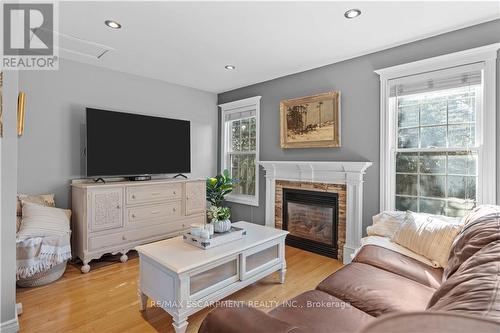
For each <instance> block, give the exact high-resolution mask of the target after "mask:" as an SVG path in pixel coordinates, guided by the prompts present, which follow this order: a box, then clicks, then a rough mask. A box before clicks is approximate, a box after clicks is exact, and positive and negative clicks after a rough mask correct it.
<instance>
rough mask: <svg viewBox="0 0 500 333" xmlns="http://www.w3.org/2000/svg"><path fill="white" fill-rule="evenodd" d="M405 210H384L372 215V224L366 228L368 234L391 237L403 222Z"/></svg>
mask: <svg viewBox="0 0 500 333" xmlns="http://www.w3.org/2000/svg"><path fill="white" fill-rule="evenodd" d="M405 214H406V213H405V212H400V211H384V212H382V213H380V214H377V215H374V216H373V217H372V220H373V224H372V225H371V226H369V227H367V228H366V233H367V234H368V236H382V237H392V236H393V235H394V233H395V232H396V231H397V230H398V228H399V226H400V225H401V223H403V222H404V218H405Z"/></svg>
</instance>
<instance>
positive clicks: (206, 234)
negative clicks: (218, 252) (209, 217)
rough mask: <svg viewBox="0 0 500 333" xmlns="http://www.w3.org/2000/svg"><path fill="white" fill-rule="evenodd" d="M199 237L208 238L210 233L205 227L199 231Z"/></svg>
mask: <svg viewBox="0 0 500 333" xmlns="http://www.w3.org/2000/svg"><path fill="white" fill-rule="evenodd" d="M200 237H201V238H203V239H209V238H210V234H209V233H208V230H206V229H203V230H201V231H200Z"/></svg>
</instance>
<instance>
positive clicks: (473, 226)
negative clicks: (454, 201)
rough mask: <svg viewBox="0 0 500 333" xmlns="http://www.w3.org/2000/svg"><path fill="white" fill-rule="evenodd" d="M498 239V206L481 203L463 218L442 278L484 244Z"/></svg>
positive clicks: (499, 216)
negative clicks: (462, 224)
mask: <svg viewBox="0 0 500 333" xmlns="http://www.w3.org/2000/svg"><path fill="white" fill-rule="evenodd" d="M498 240H500V206H493V205H482V206H478V207H476V208H475V209H473V210H472V211H471V212H470V213H469V214H468V215H467V216H466V217H465V218H464V227H463V229H462V231H461V232H460V234H459V235H458V236H457V238H456V239H455V242H454V243H453V246H452V248H451V252H450V258H449V260H448V265H447V266H446V267H445V269H444V279H447V278H449V277H450V276H451V275H453V273H454V272H455V271H456V270H457V269H458V268H459V267H460V265H461V264H462V263H463V262H465V261H466V260H467V259H469V258H470V257H471V256H473V255H474V254H475V253H476V252H478V251H479V250H481V249H482V248H483V247H484V246H485V245H487V244H489V243H491V242H495V241H498Z"/></svg>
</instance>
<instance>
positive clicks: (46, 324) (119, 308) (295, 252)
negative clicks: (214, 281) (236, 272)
mask: <svg viewBox="0 0 500 333" xmlns="http://www.w3.org/2000/svg"><path fill="white" fill-rule="evenodd" d="M131 257H132V258H131V259H129V261H128V262H126V263H120V262H119V261H118V258H117V257H114V258H111V259H112V260H113V262H111V261H110V259H109V258H108V260H104V261H101V262H97V263H96V264H91V266H92V270H91V271H90V273H88V274H81V273H80V269H79V266H75V265H68V269H67V270H66V273H65V274H64V276H63V277H62V278H61V279H60V280H58V281H57V282H55V283H52V284H50V285H47V286H43V287H39V288H18V289H17V302H21V303H22V305H23V314H21V315H20V316H19V322H20V326H21V332H51V333H52V332H96V333H97V332H99V333H100V332H106V333H112V332H120V333H121V332H173V327H172V320H171V317H170V315H168V314H167V313H166V312H165V311H163V310H162V309H160V308H155V307H151V304H150V302H151V301H149V302H148V308H147V310H146V311H145V312H143V313H141V312H139V301H138V298H137V279H138V273H139V265H138V264H139V259H138V258H137V256H136V255H135V256H133V255H132V256H131ZM286 261H287V266H288V270H287V274H286V281H285V283H284V284H280V283H279V282H278V281H279V278H278V274H277V273H274V274H272V275H270V276H268V277H266V278H264V279H262V280H260V281H258V282H256V283H254V284H251V285H249V286H248V287H246V288H244V289H242V290H240V291H238V292H236V293H234V294H232V295H230V296H229V297H227V298H226V299H231V300H238V301H245V302H249V301H253V302H254V305H257V307H259V308H261V309H262V310H264V311H267V310H270V308H266V305H267V304H271V303H273V304H275V302H282V301H285V300H287V299H290V298H292V297H294V296H296V295H298V294H300V293H302V292H303V291H306V290H310V289H314V288H315V287H316V285H317V284H318V283H319V282H320V281H321V280H323V279H324V278H325V277H327V276H328V275H330V274H331V273H333V272H334V271H335V270H337V269H339V268H340V267H341V266H342V264H341V263H340V262H339V261H337V260H334V259H331V258H327V257H323V256H320V255H317V254H314V253H310V252H306V251H302V250H299V249H296V248H293V247H289V246H287V247H286ZM255 302H258V303H257V304H255ZM266 302H267V303H266ZM211 309H212V308H207V309H204V310H201V311H199V312H198V313H196V314H194V315H192V316H190V317H189V318H188V322H189V326H188V330H187V331H188V332H197V331H198V328H199V326H200V324H201V322H202V321H203V319H204V318H205V316H206V315H207V313H208V312H209V311H211Z"/></svg>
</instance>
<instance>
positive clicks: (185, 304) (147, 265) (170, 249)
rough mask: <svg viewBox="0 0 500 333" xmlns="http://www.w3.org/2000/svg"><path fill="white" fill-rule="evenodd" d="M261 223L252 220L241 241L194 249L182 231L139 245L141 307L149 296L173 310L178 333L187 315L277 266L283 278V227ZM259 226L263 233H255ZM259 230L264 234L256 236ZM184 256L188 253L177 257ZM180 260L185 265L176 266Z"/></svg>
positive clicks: (182, 327) (274, 270) (275, 269)
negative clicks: (170, 237) (162, 255)
mask: <svg viewBox="0 0 500 333" xmlns="http://www.w3.org/2000/svg"><path fill="white" fill-rule="evenodd" d="M239 223H240V224H241V223H245V222H239ZM248 224H249V223H245V229H247V225H248ZM254 228H256V229H254ZM260 228H263V229H272V228H267V227H262V226H257V225H251V226H250V230H249V234H248V235H247V237H246V238H245V239H244V241H242V242H235V243H232V244H228V245H224V246H222V247H218V248H214V249H210V250H201V249H196V248H194V247H192V246H190V245H188V244H185V243H183V241H182V239H181V237H176V238H174V239H170V240H166V241H161V242H157V243H152V244H148V245H143V246H141V247H138V248H137V251H138V252H139V257H140V281H139V290H138V294H139V301H140V302H139V304H140V310H141V311H143V310H145V309H146V303H147V299H148V298H151V299H152V300H153V302H154V305H155V306H156V307H161V308H162V309H164V310H165V311H167V312H168V313H169V314H170V315H171V316H172V318H173V324H172V325H173V326H174V328H175V331H176V333H180V332H185V331H186V328H187V325H188V322H187V319H188V316H190V315H192V314H194V313H196V312H197V311H199V310H201V309H203V308H205V307H207V306H210V305H212V304H214V303H215V302H217V301H219V300H221V299H223V298H224V297H227V296H229V295H231V294H232V293H234V292H236V291H238V290H240V289H242V288H244V287H246V286H248V285H249V284H252V283H254V282H256V281H258V280H260V279H262V278H264V277H266V276H268V275H269V274H271V273H274V272H276V271H279V272H280V282H281V283H284V280H285V272H286V261H285V237H286V234H287V232H286V231H283V230H278V229H273V230H261V229H260ZM247 230H248V229H247ZM252 231H253V232H254V234H253V235H252ZM257 231H261V232H263V234H255V232H257ZM262 235H265V236H267V237H264V238H261V239H260V240H259V236H262ZM252 236H253V237H252ZM181 244H182V245H181ZM193 249H196V250H193ZM199 251H201V253H200V252H199ZM167 253H168V254H169V255H165V257H164V258H160V254H167ZM226 253H227V255H221V254H226ZM183 256H186V258H189V259H186V260H181V259H182V257H183ZM181 262H182V263H183V264H184V265H186V266H185V269H182V268H181V269H179V268H180V266H179V265H180V263H181Z"/></svg>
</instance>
